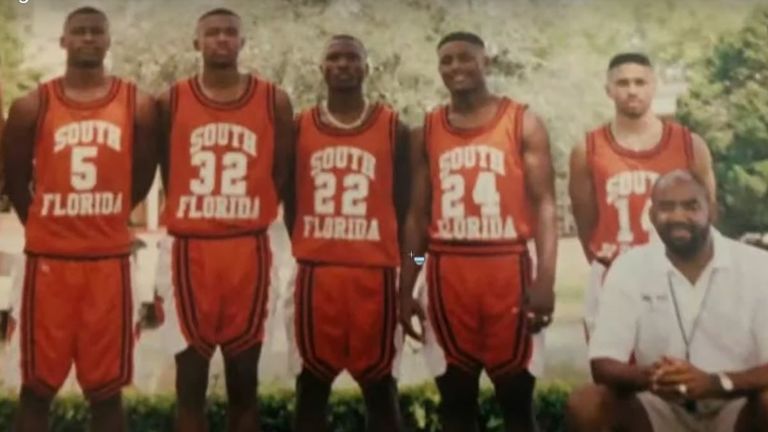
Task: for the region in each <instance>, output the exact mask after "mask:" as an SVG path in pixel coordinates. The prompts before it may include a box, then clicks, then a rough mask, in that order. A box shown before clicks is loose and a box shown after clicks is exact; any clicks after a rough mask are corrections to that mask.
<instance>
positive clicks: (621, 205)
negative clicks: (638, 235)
mask: <svg viewBox="0 0 768 432" xmlns="http://www.w3.org/2000/svg"><path fill="white" fill-rule="evenodd" d="M613 205H614V206H615V207H616V211H617V212H618V216H619V232H618V234H617V235H616V242H617V243H620V244H632V242H633V241H634V240H635V234H634V232H633V231H632V218H631V217H630V216H631V215H630V209H629V198H627V197H622V198H618V199H616V200H615V201H614V202H613ZM650 210H651V200H650V199H646V200H645V205H644V206H643V212H642V213H641V214H640V228H641V229H642V230H643V231H645V233H646V234H647V233H648V232H649V231H650V230H651V218H650Z"/></svg>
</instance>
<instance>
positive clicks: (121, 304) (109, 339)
mask: <svg viewBox="0 0 768 432" xmlns="http://www.w3.org/2000/svg"><path fill="white" fill-rule="evenodd" d="M60 43H61V47H62V48H63V49H65V50H66V52H67V68H66V72H65V73H64V76H63V77H60V78H56V79H54V80H51V81H48V82H46V83H44V84H42V85H41V86H40V87H38V89H36V90H35V91H33V92H32V93H30V94H28V95H27V96H24V97H22V98H21V99H18V100H16V101H15V102H14V103H13V105H12V107H11V110H10V114H9V116H8V123H7V124H6V130H5V133H4V139H3V148H4V149H5V155H4V156H5V158H4V159H5V168H6V172H7V173H8V176H7V181H8V184H7V188H8V194H9V196H10V199H11V202H12V204H13V207H14V209H15V210H16V213H17V214H18V216H19V219H20V220H21V222H22V223H23V224H24V226H25V237H26V245H25V253H26V270H25V272H26V273H25V283H24V288H23V299H22V307H21V317H20V318H21V320H20V321H21V326H20V327H21V328H20V330H21V351H22V352H21V356H22V360H21V363H22V372H23V377H22V388H21V396H20V406H19V411H18V416H17V423H16V428H17V429H16V430H18V431H25V432H27V431H44V430H46V429H47V423H48V410H49V407H50V403H51V400H52V398H53V397H54V395H55V394H56V393H57V391H58V389H59V388H60V387H61V385H62V383H63V382H64V380H65V379H66V377H67V375H68V373H69V370H70V368H71V366H72V364H73V363H74V364H75V367H76V371H77V379H78V382H79V384H80V386H81V388H82V389H83V391H84V393H85V396H86V397H87V399H88V401H89V403H90V406H91V412H92V418H91V430H93V431H110V432H114V431H122V430H125V427H126V426H125V421H124V416H123V410H122V403H121V389H122V387H123V386H125V385H126V384H128V383H129V382H130V380H131V377H132V374H133V359H132V356H133V338H132V324H131V321H132V313H133V309H132V306H131V303H132V300H131V282H130V277H129V274H130V270H129V255H130V252H131V243H132V241H133V236H132V234H131V231H130V230H129V228H128V219H129V214H130V211H131V209H132V208H133V207H134V206H135V205H136V204H138V203H139V202H140V201H142V200H143V198H144V196H145V195H146V194H147V192H148V190H149V188H150V185H151V183H152V179H153V177H154V172H155V169H156V162H157V161H156V157H155V155H156V148H155V144H154V140H155V139H156V131H155V129H156V128H155V121H156V120H155V118H156V115H155V104H154V101H153V100H152V99H151V98H150V97H148V96H146V95H144V94H142V93H140V92H138V91H137V89H136V87H135V85H134V84H132V83H130V82H127V81H124V80H122V79H120V78H117V77H114V76H110V75H108V74H107V73H106V72H105V68H104V56H105V54H106V52H107V50H108V49H109V46H110V34H109V22H108V20H107V17H106V15H105V14H104V13H103V12H101V11H99V10H97V9H94V8H90V7H85V8H80V9H76V10H75V11H73V12H71V13H70V14H69V15H68V16H67V18H66V21H65V24H64V32H63V34H62V36H61V39H60ZM30 186H31V187H30Z"/></svg>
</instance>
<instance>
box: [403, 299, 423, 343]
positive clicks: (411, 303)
mask: <svg viewBox="0 0 768 432" xmlns="http://www.w3.org/2000/svg"><path fill="white" fill-rule="evenodd" d="M397 312H398V320H399V321H400V325H402V326H403V330H404V331H405V334H406V335H408V336H410V337H412V338H413V339H415V340H417V341H419V342H421V343H424V331H423V329H424V320H425V319H426V318H427V316H426V314H425V313H424V308H422V307H421V304H420V303H419V301H418V300H416V299H415V298H413V296H411V295H403V296H401V297H400V302H399V307H398V309H397ZM414 316H416V317H418V318H419V324H420V326H421V329H422V331H421V333H419V332H417V331H416V329H415V328H414V327H413V317H414Z"/></svg>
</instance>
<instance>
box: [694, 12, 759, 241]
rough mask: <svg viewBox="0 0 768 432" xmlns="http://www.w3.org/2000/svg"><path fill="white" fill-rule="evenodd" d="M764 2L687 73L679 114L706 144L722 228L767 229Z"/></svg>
mask: <svg viewBox="0 0 768 432" xmlns="http://www.w3.org/2000/svg"><path fill="white" fill-rule="evenodd" d="M767 70H768V8H766V7H761V8H758V9H756V10H755V11H754V13H752V14H751V16H750V18H749V20H748V21H747V23H746V24H745V26H744V28H743V29H741V30H740V31H738V32H736V33H734V34H731V35H728V36H726V37H723V38H722V39H721V40H720V41H719V43H718V44H717V45H716V46H715V47H714V49H713V51H712V53H711V55H710V56H709V57H707V58H705V59H704V60H703V61H701V62H700V63H699V64H698V65H697V66H696V68H695V69H694V71H693V72H694V73H693V74H692V76H693V79H692V83H691V87H690V93H689V94H688V95H687V96H686V97H685V98H683V99H682V100H681V101H680V107H679V110H680V117H681V118H682V119H683V120H684V121H685V122H686V123H687V124H689V125H690V126H691V127H692V128H693V129H694V130H696V131H698V132H699V133H700V134H701V135H702V136H703V138H704V139H705V140H706V141H707V143H708V144H709V146H710V148H711V150H712V154H713V158H714V164H715V172H716V176H717V179H718V192H719V196H720V205H721V210H722V212H721V218H720V220H721V225H722V228H723V229H724V230H725V231H726V232H729V233H731V234H741V233H743V232H745V231H768V145H767V144H768V74H767V73H766V71H767Z"/></svg>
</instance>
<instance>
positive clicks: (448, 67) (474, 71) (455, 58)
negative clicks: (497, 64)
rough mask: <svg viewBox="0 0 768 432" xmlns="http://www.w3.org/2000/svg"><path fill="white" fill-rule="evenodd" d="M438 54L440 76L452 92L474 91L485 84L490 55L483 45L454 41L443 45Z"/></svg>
mask: <svg viewBox="0 0 768 432" xmlns="http://www.w3.org/2000/svg"><path fill="white" fill-rule="evenodd" d="M437 55H438V59H439V66H438V71H439V72H440V77H441V78H442V79H443V83H444V84H445V87H446V88H448V90H449V91H450V92H451V93H456V92H467V91H472V90H475V89H478V88H480V87H482V86H483V85H484V84H485V68H486V66H487V65H488V57H486V55H485V50H484V49H483V48H482V47H479V46H477V45H474V44H471V43H469V42H464V41H453V42H448V43H446V44H444V45H443V46H441V47H440V49H438V50H437Z"/></svg>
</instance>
